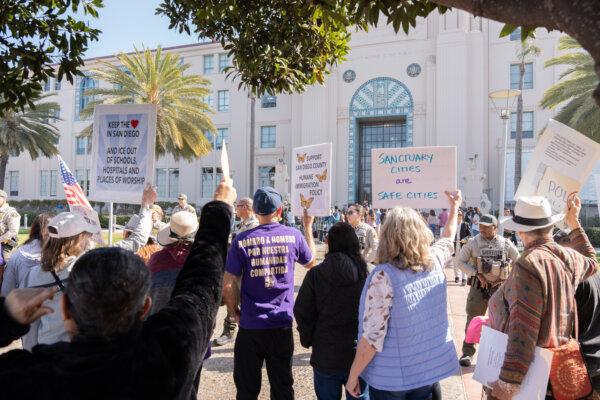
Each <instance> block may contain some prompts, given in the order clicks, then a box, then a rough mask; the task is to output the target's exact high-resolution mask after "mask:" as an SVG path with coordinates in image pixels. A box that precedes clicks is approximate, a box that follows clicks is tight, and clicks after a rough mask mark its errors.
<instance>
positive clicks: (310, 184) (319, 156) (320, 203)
mask: <svg viewBox="0 0 600 400" xmlns="http://www.w3.org/2000/svg"><path fill="white" fill-rule="evenodd" d="M331 173H332V171H331V143H323V144H315V145H312V146H304V147H296V148H295V149H294V150H293V152H292V213H293V214H294V215H296V216H302V215H303V214H304V210H307V212H308V215H312V216H315V217H326V216H328V215H330V214H331Z"/></svg>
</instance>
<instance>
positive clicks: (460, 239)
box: [451, 209, 471, 286]
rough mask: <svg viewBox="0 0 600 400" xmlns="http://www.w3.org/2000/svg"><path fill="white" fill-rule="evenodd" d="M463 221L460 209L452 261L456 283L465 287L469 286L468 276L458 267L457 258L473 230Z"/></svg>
mask: <svg viewBox="0 0 600 400" xmlns="http://www.w3.org/2000/svg"><path fill="white" fill-rule="evenodd" d="M463 219H464V215H463V212H462V210H460V209H459V210H458V215H457V224H458V225H457V227H456V236H455V239H454V258H452V260H451V262H452V266H453V269H454V283H460V285H461V286H465V285H466V284H467V274H465V273H464V272H463V271H462V270H461V269H460V268H459V267H458V262H457V260H456V257H458V255H459V254H460V249H461V248H462V247H463V246H464V245H465V244H466V243H467V240H468V239H469V237H470V236H471V228H470V227H469V224H468V223H466V222H465V221H464V220H463Z"/></svg>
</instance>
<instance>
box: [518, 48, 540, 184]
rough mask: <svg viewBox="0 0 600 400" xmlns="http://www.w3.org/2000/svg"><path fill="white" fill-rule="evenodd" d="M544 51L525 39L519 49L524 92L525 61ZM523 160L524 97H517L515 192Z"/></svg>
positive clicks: (520, 86) (520, 79) (519, 179)
mask: <svg viewBox="0 0 600 400" xmlns="http://www.w3.org/2000/svg"><path fill="white" fill-rule="evenodd" d="M541 52H542V50H541V49H540V48H539V47H537V46H536V45H535V44H534V43H533V42H532V41H531V39H525V40H523V41H521V42H520V45H519V47H518V48H517V58H518V59H519V87H518V89H519V90H520V91H521V92H522V91H523V82H524V79H525V60H526V59H528V58H530V57H536V56H538V55H540V53H541ZM522 158H523V95H522V94H519V96H518V97H517V131H516V132H515V190H516V188H518V187H519V183H520V182H521V170H522Z"/></svg>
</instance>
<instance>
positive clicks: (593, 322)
mask: <svg viewBox="0 0 600 400" xmlns="http://www.w3.org/2000/svg"><path fill="white" fill-rule="evenodd" d="M575 301H576V302H577V316H578V319H579V343H580V344H581V353H582V355H583V358H584V360H585V364H586V365H587V369H588V372H589V374H590V376H591V377H597V376H600V273H595V274H594V275H592V276H590V277H589V278H588V279H586V280H585V281H583V282H581V283H580V284H579V286H578V287H577V291H576V292H575Z"/></svg>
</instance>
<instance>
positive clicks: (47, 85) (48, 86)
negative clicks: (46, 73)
mask: <svg viewBox="0 0 600 400" xmlns="http://www.w3.org/2000/svg"><path fill="white" fill-rule="evenodd" d="M51 84H52V79H51V78H48V80H47V81H45V82H44V88H43V89H44V92H49V91H50V87H51V86H52V85H51Z"/></svg>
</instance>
